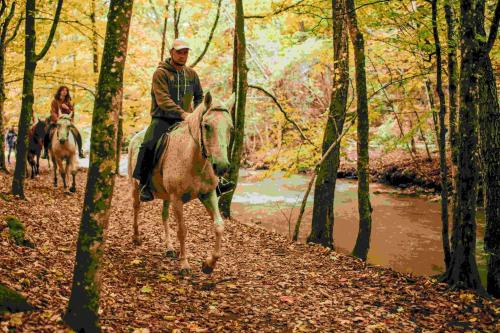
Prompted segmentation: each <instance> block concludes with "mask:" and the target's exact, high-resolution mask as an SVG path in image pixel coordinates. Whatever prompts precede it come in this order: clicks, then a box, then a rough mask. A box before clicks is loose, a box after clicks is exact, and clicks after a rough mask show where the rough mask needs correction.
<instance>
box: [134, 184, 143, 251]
mask: <svg viewBox="0 0 500 333" xmlns="http://www.w3.org/2000/svg"><path fill="white" fill-rule="evenodd" d="M132 202H133V206H134V236H132V241H133V242H134V244H135V245H141V236H140V234H139V224H138V219H139V209H140V208H141V201H140V200H139V184H137V182H136V181H134V182H133V188H132Z"/></svg>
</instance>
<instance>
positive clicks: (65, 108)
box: [44, 86, 85, 158]
mask: <svg viewBox="0 0 500 333" xmlns="http://www.w3.org/2000/svg"><path fill="white" fill-rule="evenodd" d="M74 109H75V108H74V106H73V103H72V102H71V95H70V94H69V88H68V87H66V86H60V87H59V89H57V92H56V94H55V95H54V100H53V101H52V104H50V125H49V130H48V131H47V135H46V136H45V140H44V148H45V154H44V158H48V154H47V153H48V151H49V144H50V136H51V135H52V132H53V130H54V128H55V127H56V124H57V120H58V119H59V116H60V115H61V114H71V115H72V118H71V122H73V118H74V114H75V113H74ZM71 131H72V132H73V135H74V136H75V140H76V143H77V145H78V155H79V157H80V158H85V155H83V151H82V136H81V135H80V132H79V131H78V129H77V128H76V127H74V126H72V128H71Z"/></svg>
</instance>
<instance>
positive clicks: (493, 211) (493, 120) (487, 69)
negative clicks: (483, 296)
mask: <svg viewBox="0 0 500 333" xmlns="http://www.w3.org/2000/svg"><path fill="white" fill-rule="evenodd" d="M484 3H485V1H484V0H480V1H478V4H477V6H476V8H477V9H476V11H477V19H476V26H477V34H478V35H480V36H483V37H484V36H486V32H485V30H484ZM499 17H500V3H497V8H496V11H495V18H494V19H493V24H492V28H491V29H490V36H489V38H488V42H490V41H491V44H489V43H485V42H483V41H481V40H482V39H480V38H476V39H479V41H478V44H479V45H478V46H479V49H478V52H480V57H479V58H476V59H475V61H477V66H478V72H477V73H478V81H479V100H478V104H479V128H480V138H481V139H480V144H481V161H482V169H481V170H482V171H483V184H484V190H485V191H484V193H485V196H484V197H485V213H486V214H485V215H486V230H485V235H484V248H485V250H486V253H488V277H487V282H488V284H487V290H488V293H490V294H491V295H492V296H494V297H496V298H500V158H499V154H500V110H499V105H498V98H497V96H498V94H497V88H496V81H495V74H494V71H493V67H492V64H491V60H490V55H489V52H490V50H491V47H492V45H493V44H492V42H493V41H494V40H495V39H496V38H495V37H496V32H497V29H498V24H499V22H498V20H499Z"/></svg>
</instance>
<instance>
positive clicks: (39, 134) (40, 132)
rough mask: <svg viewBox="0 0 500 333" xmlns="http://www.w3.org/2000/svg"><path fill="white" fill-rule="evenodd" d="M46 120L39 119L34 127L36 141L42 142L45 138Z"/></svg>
mask: <svg viewBox="0 0 500 333" xmlns="http://www.w3.org/2000/svg"><path fill="white" fill-rule="evenodd" d="M45 133H46V130H45V121H43V120H40V119H38V122H37V123H36V124H35V125H34V126H33V128H32V137H33V139H34V140H35V141H36V142H41V141H42V140H43V139H44V138H45Z"/></svg>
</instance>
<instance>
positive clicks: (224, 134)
mask: <svg viewBox="0 0 500 333" xmlns="http://www.w3.org/2000/svg"><path fill="white" fill-rule="evenodd" d="M200 107H202V108H204V109H203V111H202V116H201V118H200V124H199V125H200V141H201V142H200V143H201V149H202V154H203V155H204V157H205V158H206V159H208V160H209V162H210V163H211V164H212V167H213V169H214V171H215V174H216V175H217V176H222V175H223V174H225V173H226V172H227V171H228V170H229V166H230V163H229V158H228V147H229V140H230V137H231V131H232V130H233V121H232V119H231V115H230V114H229V111H228V109H227V108H226V107H225V106H218V105H215V106H214V105H212V95H211V94H210V93H209V92H208V93H207V94H206V95H205V98H204V103H203V106H200Z"/></svg>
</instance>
